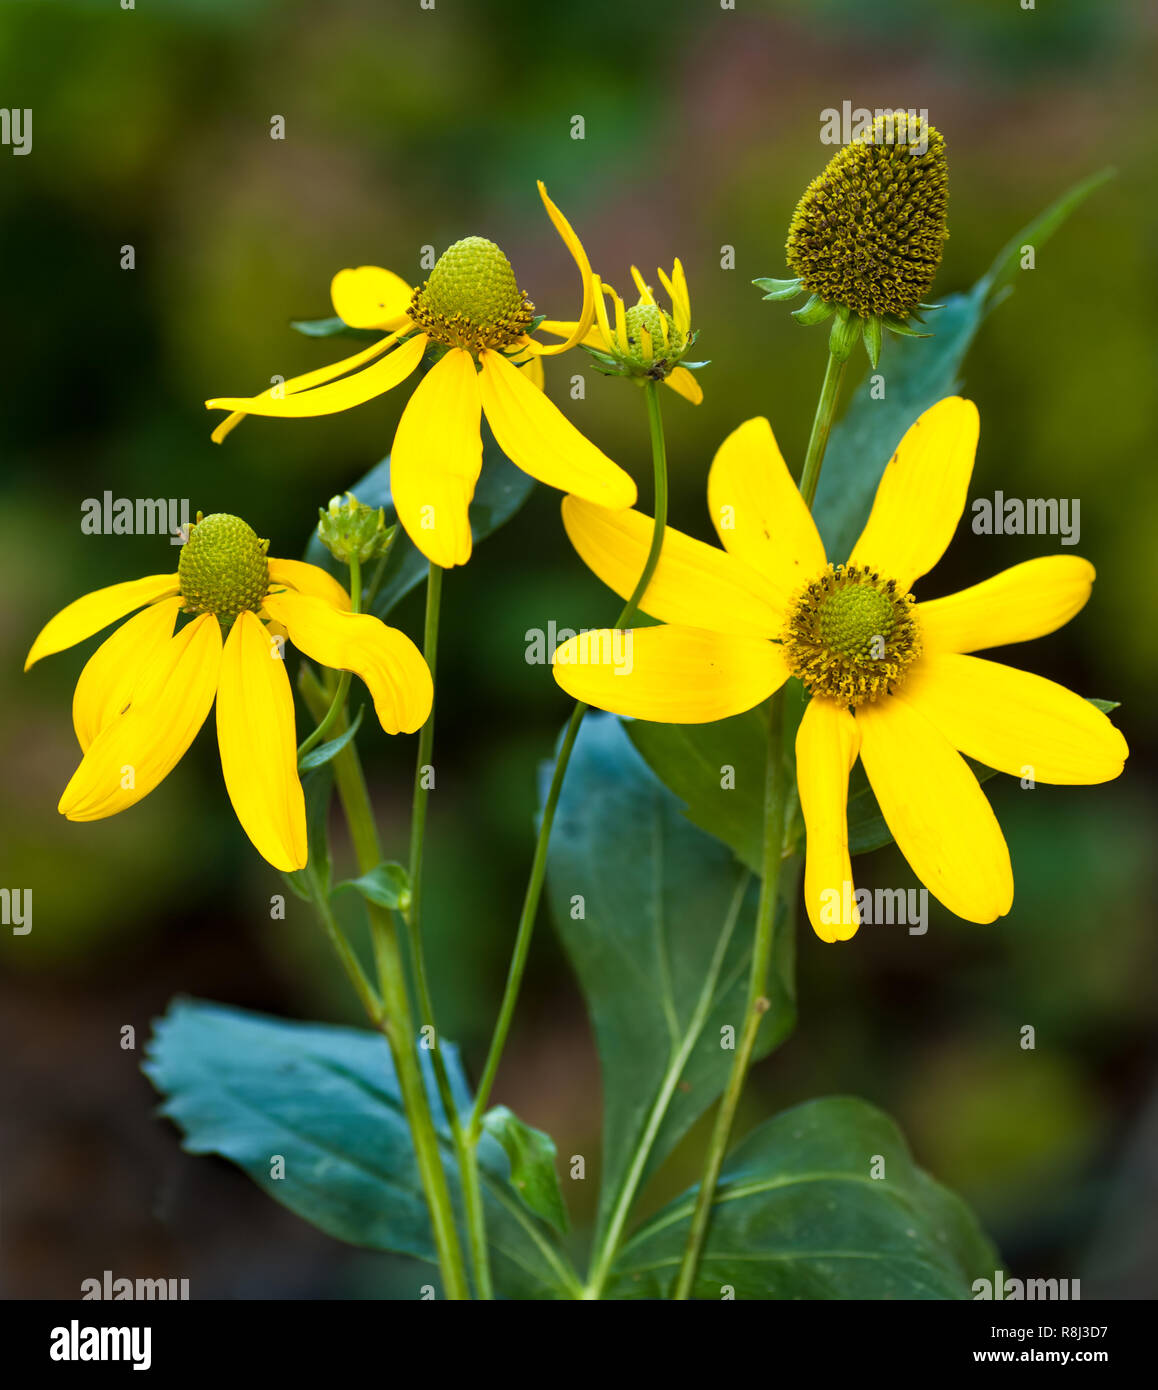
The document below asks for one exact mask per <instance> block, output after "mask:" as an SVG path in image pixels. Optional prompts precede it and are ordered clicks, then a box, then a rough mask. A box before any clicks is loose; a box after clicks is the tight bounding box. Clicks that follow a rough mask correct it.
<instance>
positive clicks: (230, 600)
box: [177, 512, 269, 628]
mask: <svg viewBox="0 0 1158 1390" xmlns="http://www.w3.org/2000/svg"><path fill="white" fill-rule="evenodd" d="M268 548H269V541H263V540H261V539H259V537H258V535H257V532H256V531H254V529H253V527H252V526H248V525H246V523H245V522H244V521H242V519H241V518H240V517H239V516H230V515H229V514H228V513H227V512H214V513H213V514H212V515H210V516H206V517H200V518H199V519H198V520H197V521H196V522H194V523H193V525H191V526H190V527H189V539H188V540H187V541H186V542H185V544H184V545H183V546H182V547H181V558H180V560H179V561H178V563H177V577H178V580H179V581H180V591H181V597H182V598H183V599H184V600H185V608H186V610H187V611H188V612H190V613H215V614H216V615H217V617H218V618H219V619H220V621H221V626H222V627H223V628H229V627H230V626H232V624H233V622H234V620H235V619H236V618H237V615H238V614H239V613H244V612H247V611H248V612H251V613H256V612H258V611H259V609H260V608H261V605H262V603H263V602H264V600H265V596H266V594H267V593H268V592H269V561H268V560H267V559H266V551H267V549H268Z"/></svg>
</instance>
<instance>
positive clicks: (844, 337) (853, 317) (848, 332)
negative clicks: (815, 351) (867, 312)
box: [828, 304, 863, 362]
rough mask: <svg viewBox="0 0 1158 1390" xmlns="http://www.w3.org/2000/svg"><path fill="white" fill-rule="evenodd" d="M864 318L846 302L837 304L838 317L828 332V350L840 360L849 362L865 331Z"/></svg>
mask: <svg viewBox="0 0 1158 1390" xmlns="http://www.w3.org/2000/svg"><path fill="white" fill-rule="evenodd" d="M862 322H863V320H862V319H861V318H860V317H859V316H858V315H857V314H854V313H853V312H852V311H851V310H850V309H849V308H848V306H847V305H846V304H838V305H837V306H836V318H835V319H834V320H833V324H832V328H831V329H830V330H829V334H828V351H829V353H830V354H831V355H832V356H833V357H834V358H835V359H836V360H837V361H838V362H847V361H848V359H849V356H850V354H851V353H852V350H853V348H854V347H855V346H856V343H857V340H858V339H859V338H860V337H861V335H862V333H863V329H862Z"/></svg>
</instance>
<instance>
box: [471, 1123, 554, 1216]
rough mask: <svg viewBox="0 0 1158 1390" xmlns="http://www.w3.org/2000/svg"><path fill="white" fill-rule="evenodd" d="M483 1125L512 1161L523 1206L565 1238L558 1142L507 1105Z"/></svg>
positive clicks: (514, 1176)
mask: <svg viewBox="0 0 1158 1390" xmlns="http://www.w3.org/2000/svg"><path fill="white" fill-rule="evenodd" d="M482 1123H483V1129H484V1130H486V1132H487V1133H488V1134H489V1135H491V1137H492V1138H494V1139H497V1140H498V1142H499V1143H500V1144H501V1145H502V1147H503V1151H504V1152H505V1153H506V1155H507V1158H508V1159H509V1160H510V1165H511V1186H512V1187H513V1188H514V1189H515V1191H516V1192H517V1193H518V1194H519V1197H520V1198H521V1199H522V1201H523V1204H524V1206H526V1207H527V1209H528V1210H529V1211H532V1212H534V1214H535V1215H536V1216H541V1217H542V1218H543V1220H544V1221H547V1222H549V1223H550V1224H551V1225H552V1226H554V1228H555V1229H556V1230H557V1231H558V1232H559V1234H560V1235H566V1234H567V1231H568V1229H569V1228H570V1225H571V1223H570V1220H569V1219H568V1216H567V1205H566V1203H565V1202H564V1201H563V1193H562V1190H561V1189H560V1187H559V1174H558V1171H557V1170H556V1168H555V1153H556V1150H555V1141H554V1140H553V1139H552V1138H551V1136H550V1135H549V1134H544V1133H543V1131H542V1130H541V1129H532V1128H531V1126H530V1125H527V1124H524V1123H523V1121H522V1120H520V1119H519V1117H518V1116H517V1115H516V1114H515V1112H514V1111H513V1110H508V1109H507V1107H506V1106H505V1105H496V1106H494V1107H493V1108H492V1109H490V1110H488V1111H487V1113H486V1114H485V1115H484V1116H483V1119H482Z"/></svg>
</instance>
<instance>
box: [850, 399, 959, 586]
mask: <svg viewBox="0 0 1158 1390" xmlns="http://www.w3.org/2000/svg"><path fill="white" fill-rule="evenodd" d="M980 428H981V422H980V418H979V417H978V414H977V407H976V406H975V405H974V404H973V402H972V401H966V400H962V399H961V397H960V396H947V397H946V398H945V399H944V400H943V401H938V402H937V404H936V405H934V406H930V408H929V409H928V410H926V411H925V413H924V414H923V415H922V416H920V418H919V419H918V420H917V421H916V422H915V423H914V424H912V425H910V426H909V428H908V430H907V431H906V432H905V437H904V438H903V439H902V440H901V442H900V443H899V444H898V445H897V451H896V453H895V454H894V455H893V457H892V458H891V460H890V461H889V465H888V467H887V468H886V469H885V472H884V477H882V478H881V481H880V486H879V487H878V488H877V495H876V500H875V501H874V502H873V509H872V512H871V513H870V514H869V519H868V522H867V523H866V525H865V528H864V530H863V531H862V532H861V536H860V539H859V540H858V541H857V543H856V545H855V546H853V551H852V555H851V556H850V557H849V560H850V563H851V564H854V565H868V566H869V568H870V569H875V570H877V571H879V572H880V574H882V575H883V576H885V577H886V578H889V579H895V580H896V581H897V583H898V584H899V585H900V586H901V587H902V588H903V589H909V588H911V587H912V585H913V582H914V581H915V580H917V579H919V578H920V577H921V575H923V574H928V572H929V571H930V570H931V569H932V568H933V566H934V565H935V564H936V563H937V561H938V560H939V559H940V558H941V556H942V555H944V553H945V550H946V548H947V547H948V545H949V542H950V541H951V540H952V539H953V532H954V531H955V530H956V529H957V523H958V522H959V521H960V520H961V513H962V512H963V511H964V510H965V498H966V495H967V494H968V492H969V479H970V478H971V477H972V476H973V458H974V455H975V454H976V452H977V436H978V433H979V431H980Z"/></svg>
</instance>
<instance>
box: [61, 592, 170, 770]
mask: <svg viewBox="0 0 1158 1390" xmlns="http://www.w3.org/2000/svg"><path fill="white" fill-rule="evenodd" d="M180 606H181V600H180V598H178V597H177V596H176V595H174V596H173V597H172V598H163V599H159V600H158V601H157V602H156V603H151V604H150V605H149V606H148V608H146V609H145V610H144V611H143V612H141V613H138V614H137V615H136V616H135V617H132V618H130V619H129V620H128V622H127V623H123V624H122V625H121V626H120V627H119V628H117V630H116V632H114V633H113V635H112V636H111V637H109V638H107V639H106V640H105V641H104V642H102V643H101V645H100V646H99V647H98V648H97V649H96V651H95V652H93V654H92V656H90V657H89V659H88V661H87V663H86V664H85V668H84V670H83V671H82V672H81V673H80V679H79V680H78V681H77V683H76V690H75V691H74V692H73V696H72V727H73V728H74V729H75V730H76V737H77V742H78V743H79V744H80V747H81V752H82V753H87V752H88V750H89V747H90V745H91V744H92V741H93V739H95V738H96V736H97V734H99V733H100V731H101V730H102V729H103V728H105V727H106V725H108V724H111V723H112V721H113V720H114V719H115V718H116V717H117V715H119V714H122V713H123V712H124V710H125V708H126V707H127V705H128V704H129V700H130V697H131V696H132V693H133V691H134V689H135V688H136V686H137V684H138V682H139V681H140V680H141V679H142V677H143V676H144V674H145V673H146V672H147V671H148V669H149V667H150V666H151V664H152V662H153V660H154V658H155V657H156V654H157V651H158V649H159V648H160V647H162V646H163V645H165V644H166V643H167V642H168V641H169V639H170V638H171V637H172V636H173V624H174V623H175V622H176V621H177V610H178V609H179V608H180Z"/></svg>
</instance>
